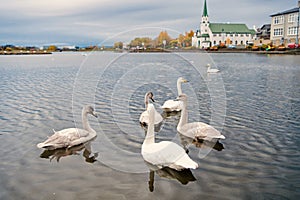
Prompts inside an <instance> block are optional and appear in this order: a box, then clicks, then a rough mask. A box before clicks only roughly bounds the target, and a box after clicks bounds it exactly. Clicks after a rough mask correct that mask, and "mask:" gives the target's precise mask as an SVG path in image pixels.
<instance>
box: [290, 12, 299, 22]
mask: <svg viewBox="0 0 300 200" xmlns="http://www.w3.org/2000/svg"><path fill="white" fill-rule="evenodd" d="M288 22H289V23H293V22H298V13H292V14H289V18H288Z"/></svg>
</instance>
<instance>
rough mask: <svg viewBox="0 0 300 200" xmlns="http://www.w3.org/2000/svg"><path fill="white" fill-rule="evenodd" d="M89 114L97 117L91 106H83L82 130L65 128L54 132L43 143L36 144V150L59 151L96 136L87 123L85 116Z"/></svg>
mask: <svg viewBox="0 0 300 200" xmlns="http://www.w3.org/2000/svg"><path fill="white" fill-rule="evenodd" d="M88 114H91V115H93V116H95V117H97V114H96V113H95V112H94V109H93V108H92V107H91V106H85V107H83V109H82V125H83V129H79V128H67V129H63V130H61V131H57V132H55V133H54V134H53V135H52V136H50V137H49V138H48V139H47V140H46V141H45V142H42V143H39V144H37V147H38V148H46V149H49V150H53V149H59V148H65V147H67V148H70V147H72V146H76V145H79V144H82V143H85V142H87V141H90V140H91V139H93V138H95V137H96V136H97V134H96V131H95V130H93V129H92V128H91V127H90V125H89V122H88V118H87V115H88Z"/></svg>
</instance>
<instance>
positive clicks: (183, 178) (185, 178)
mask: <svg viewBox="0 0 300 200" xmlns="http://www.w3.org/2000/svg"><path fill="white" fill-rule="evenodd" d="M145 163H146V165H147V166H148V167H149V169H150V172H149V182H148V184H149V190H150V192H153V191H154V174H155V173H156V174H158V176H160V177H162V178H167V179H171V180H172V179H174V180H177V181H179V182H180V183H181V184H183V185H186V184H188V183H189V182H191V181H195V180H196V178H195V177H194V175H193V174H192V172H191V170H190V169H183V170H180V171H178V170H175V169H172V168H170V167H164V168H161V169H160V168H159V166H155V165H153V164H151V163H148V162H146V161H145Z"/></svg>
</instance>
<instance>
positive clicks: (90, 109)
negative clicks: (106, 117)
mask: <svg viewBox="0 0 300 200" xmlns="http://www.w3.org/2000/svg"><path fill="white" fill-rule="evenodd" d="M84 112H85V113H87V114H91V115H93V116H94V117H98V115H97V113H96V112H95V110H94V108H93V107H92V106H85V107H84Z"/></svg>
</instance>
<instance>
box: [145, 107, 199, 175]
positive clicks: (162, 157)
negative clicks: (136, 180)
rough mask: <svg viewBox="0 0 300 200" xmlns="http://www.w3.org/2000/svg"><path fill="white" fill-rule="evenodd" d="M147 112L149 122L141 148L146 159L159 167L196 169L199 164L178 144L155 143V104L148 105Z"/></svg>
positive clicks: (168, 142) (167, 142)
mask: <svg viewBox="0 0 300 200" xmlns="http://www.w3.org/2000/svg"><path fill="white" fill-rule="evenodd" d="M147 112H148V114H149V124H148V130H147V135H146V137H145V140H144V142H143V144H142V149H141V153H142V156H143V158H144V160H145V161H147V162H149V163H151V164H153V165H156V166H158V167H159V168H163V167H170V168H173V169H176V170H183V169H185V168H192V169H196V168H197V167H198V164H197V163H196V162H194V161H193V160H192V159H191V158H190V157H189V156H188V155H187V154H186V152H185V151H184V149H183V148H182V147H181V146H179V145H178V144H176V143H174V142H170V141H162V142H159V143H155V134H154V115H155V108H154V106H153V104H149V105H148V108H147Z"/></svg>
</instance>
